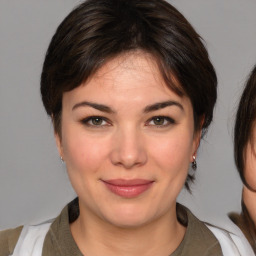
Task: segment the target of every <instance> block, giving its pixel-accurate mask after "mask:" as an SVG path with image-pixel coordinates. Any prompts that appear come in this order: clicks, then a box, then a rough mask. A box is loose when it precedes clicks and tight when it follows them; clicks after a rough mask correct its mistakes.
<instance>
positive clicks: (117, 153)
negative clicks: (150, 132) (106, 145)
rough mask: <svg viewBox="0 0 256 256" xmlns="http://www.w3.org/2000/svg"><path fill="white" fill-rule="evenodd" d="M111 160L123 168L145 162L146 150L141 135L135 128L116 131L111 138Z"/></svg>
mask: <svg viewBox="0 0 256 256" xmlns="http://www.w3.org/2000/svg"><path fill="white" fill-rule="evenodd" d="M110 158H111V162H112V164H114V165H119V166H122V167H123V168H125V169H132V168H133V167H136V166H137V167H138V166H142V165H144V164H145V163H146V162H147V152H146V147H145V144H144V143H143V139H142V135H141V134H140V133H139V132H138V131H136V129H132V128H130V129H125V130H122V131H120V130H119V131H118V132H117V133H116V134H115V136H114V138H113V149H112V151H111V156H110Z"/></svg>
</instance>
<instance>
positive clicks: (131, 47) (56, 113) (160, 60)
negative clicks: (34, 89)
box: [41, 0, 217, 188]
mask: <svg viewBox="0 0 256 256" xmlns="http://www.w3.org/2000/svg"><path fill="white" fill-rule="evenodd" d="M135 50H140V51H144V52H146V53H149V54H151V56H152V57H153V58H154V60H155V61H156V63H157V65H158V67H159V71H160V72H161V74H162V76H163V78H164V80H165V82H166V84H167V85H168V86H169V88H170V89H171V90H173V91H174V92H176V93H177V94H178V95H181V96H182V95H186V96H187V97H188V98H189V99H190V101H191V103H192V106H193V113H194V124H195V130H199V129H201V128H202V134H204V133H205V132H206V130H207V128H208V126H209V125H210V123H211V121H212V117H213V109H214V105H215V102H216V97H217V77H216V73H215V70H214V67H213V65H212V63H211V62H210V60H209V56H208V53H207V50H206V48H205V46H204V44H203V42H202V41H201V38H200V36H199V35H198V34H197V32H196V31H195V30H194V29H193V27H192V26H191V25H190V23H189V22H188V21H187V20H186V19H185V18H184V16H183V15H182V14H181V13H180V12H179V11H178V10H177V9H175V8H174V7H173V6H172V5H170V4H169V3H167V2H166V1H163V0H87V1H85V2H83V3H82V4H80V5H79V6H78V7H76V8H75V9H74V10H73V11H72V12H71V13H70V14H69V15H68V16H67V17H66V18H65V19H64V20H63V22H62V23H61V24H60V25H59V27H58V28H57V31H56V33H55V34H54V36H53V38H52V40H51V43H50V45H49V48H48V50H47V53H46V57H45V61H44V65H43V70H42V74H41V95H42V100H43V104H44V107H45V109H46V112H47V113H48V114H49V115H50V116H51V117H52V120H53V124H54V129H55V132H57V133H58V134H59V135H60V136H61V111H62V95H63V93H64V92H67V91H71V90H72V89H74V88H76V87H78V86H80V85H81V84H82V83H83V82H85V81H86V80H87V79H88V78H90V76H92V75H93V74H95V72H96V71H97V70H98V69H99V68H100V67H101V66H102V65H104V63H106V62H107V61H108V60H110V59H111V58H114V57H117V56H118V55H120V54H123V53H127V52H131V51H135ZM172 76H174V77H175V79H177V80H178V82H179V86H177V85H176V84H175V83H174V82H173V80H172ZM191 179H192V176H190V175H189V176H188V180H191ZM187 184H188V183H186V186H187V188H188V185H187Z"/></svg>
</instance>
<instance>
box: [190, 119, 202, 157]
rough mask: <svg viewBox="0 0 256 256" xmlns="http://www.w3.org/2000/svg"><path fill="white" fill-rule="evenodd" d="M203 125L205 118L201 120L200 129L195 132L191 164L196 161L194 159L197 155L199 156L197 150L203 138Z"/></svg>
mask: <svg viewBox="0 0 256 256" xmlns="http://www.w3.org/2000/svg"><path fill="white" fill-rule="evenodd" d="M203 124H204V116H203V117H202V118H201V121H200V126H199V128H198V129H197V130H196V131H195V132H194V138H193V151H192V156H191V159H190V161H191V162H193V161H194V159H193V157H196V155H197V150H198V148H199V145H200V141H201V137H202V127H203Z"/></svg>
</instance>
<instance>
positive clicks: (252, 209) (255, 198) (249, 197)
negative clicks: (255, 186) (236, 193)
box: [243, 187, 256, 228]
mask: <svg viewBox="0 0 256 256" xmlns="http://www.w3.org/2000/svg"><path fill="white" fill-rule="evenodd" d="M243 202H244V204H245V206H246V208H247V211H248V213H249V215H250V217H251V219H252V221H253V223H254V227H255V228H256V214H255V213H256V192H255V191H252V190H250V189H248V188H246V187H244V188H243Z"/></svg>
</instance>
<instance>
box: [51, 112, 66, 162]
mask: <svg viewBox="0 0 256 256" xmlns="http://www.w3.org/2000/svg"><path fill="white" fill-rule="evenodd" d="M51 119H52V124H53V127H54V137H55V142H56V146H57V149H58V151H59V156H60V158H61V159H62V158H63V147H62V142H61V134H60V132H58V131H57V130H56V127H55V124H54V118H53V115H51Z"/></svg>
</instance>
